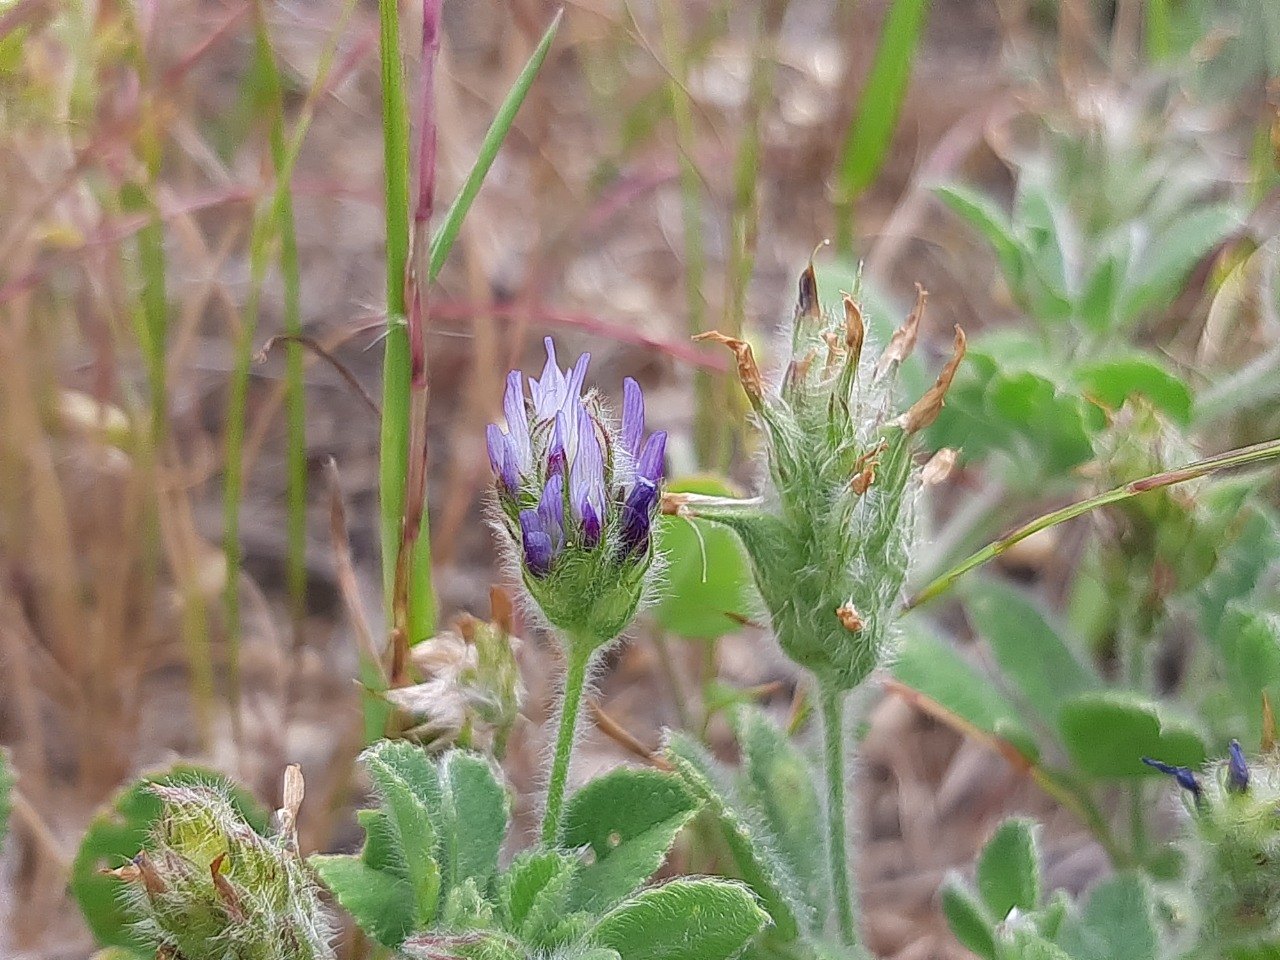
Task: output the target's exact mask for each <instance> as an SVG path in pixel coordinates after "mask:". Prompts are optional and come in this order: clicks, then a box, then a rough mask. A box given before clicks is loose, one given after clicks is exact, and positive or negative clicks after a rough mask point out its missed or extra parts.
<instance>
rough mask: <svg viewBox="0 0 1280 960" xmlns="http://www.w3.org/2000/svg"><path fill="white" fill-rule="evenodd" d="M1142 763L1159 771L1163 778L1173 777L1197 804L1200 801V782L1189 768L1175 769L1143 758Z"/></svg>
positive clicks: (1161, 762)
mask: <svg viewBox="0 0 1280 960" xmlns="http://www.w3.org/2000/svg"><path fill="white" fill-rule="evenodd" d="M1142 762H1143V763H1145V764H1146V765H1147V766H1148V767H1154V768H1155V769H1156V770H1159V771H1160V772H1161V773H1163V774H1164V775H1165V776H1168V777H1173V779H1174V780H1176V781H1177V782H1178V786H1180V787H1181V788H1182V789H1183V790H1186V791H1187V792H1189V793H1190V794H1191V795H1192V796H1193V797H1195V798H1196V802H1197V803H1198V802H1199V801H1200V781H1199V780H1197V779H1196V775H1195V774H1194V773H1192V772H1191V769H1190V768H1189V767H1175V766H1173V765H1171V764H1168V763H1164V762H1163V761H1160V760H1152V759H1151V758H1150V757H1143V758H1142Z"/></svg>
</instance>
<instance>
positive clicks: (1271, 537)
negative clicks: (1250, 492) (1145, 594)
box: [1196, 504, 1280, 640]
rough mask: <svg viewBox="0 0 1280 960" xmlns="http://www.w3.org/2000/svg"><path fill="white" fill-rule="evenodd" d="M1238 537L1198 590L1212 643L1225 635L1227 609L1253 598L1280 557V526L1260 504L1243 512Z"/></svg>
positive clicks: (1203, 620) (1222, 552) (1225, 548)
mask: <svg viewBox="0 0 1280 960" xmlns="http://www.w3.org/2000/svg"><path fill="white" fill-rule="evenodd" d="M1237 526H1238V529H1237V531H1236V535H1235V537H1234V538H1233V539H1232V540H1231V541H1230V542H1229V543H1227V544H1224V546H1223V548H1222V549H1220V550H1219V556H1218V563H1217V566H1216V568H1215V569H1214V571H1213V573H1212V574H1210V575H1209V577H1208V579H1206V580H1205V581H1204V583H1202V584H1201V585H1200V586H1199V587H1198V588H1197V590H1196V606H1197V608H1198V609H1199V613H1200V629H1201V630H1203V631H1204V633H1205V635H1206V636H1208V637H1209V638H1210V639H1211V640H1212V639H1215V638H1217V637H1218V636H1219V635H1221V633H1222V629H1223V622H1224V618H1225V616H1226V612H1227V608H1228V607H1229V606H1230V604H1231V602H1232V601H1233V600H1236V599H1240V600H1245V599H1247V598H1249V597H1251V596H1252V595H1253V593H1254V591H1255V590H1256V589H1257V587H1258V583H1259V582H1260V581H1261V580H1262V577H1263V574H1264V572H1265V571H1266V570H1267V569H1268V568H1269V567H1271V566H1272V565H1273V564H1274V563H1275V558H1276V556H1277V555H1278V554H1280V525H1277V523H1276V519H1275V517H1274V515H1273V514H1271V513H1270V512H1269V511H1267V510H1266V509H1264V508H1262V507H1260V506H1259V505H1257V504H1254V505H1253V506H1250V507H1249V508H1247V509H1245V510H1244V511H1243V515H1242V516H1241V517H1240V519H1239V521H1238V524H1237Z"/></svg>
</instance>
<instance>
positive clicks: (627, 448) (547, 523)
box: [485, 338, 667, 579]
mask: <svg viewBox="0 0 1280 960" xmlns="http://www.w3.org/2000/svg"><path fill="white" fill-rule="evenodd" d="M545 343H546V348H547V362H546V365H545V366H544V367H543V370H542V375H541V377H540V378H538V379H536V380H535V379H533V378H532V377H531V378H529V394H530V396H529V398H528V399H526V397H525V395H524V377H523V376H522V375H521V374H520V371H518V370H513V371H512V372H511V373H510V374H509V375H508V377H507V385H506V391H505V393H504V395H503V402H502V410H503V414H504V416H505V418H506V429H505V430H504V429H503V428H502V427H500V426H498V425H497V424H489V426H488V427H487V429H486V431H485V446H486V448H487V450H488V453H489V464H490V466H491V467H492V469H493V474H494V477H495V480H496V486H497V491H498V500H499V504H500V506H501V507H502V511H503V514H504V515H505V516H506V517H507V520H508V530H509V531H510V532H511V534H512V537H513V538H514V539H516V540H517V541H518V543H519V545H520V547H521V553H522V562H523V565H524V567H525V569H526V570H527V571H528V573H529V574H530V575H532V576H533V577H534V578H535V579H543V578H546V577H547V576H548V575H550V573H551V572H552V570H553V569H554V568H555V566H556V561H557V560H558V558H559V557H560V556H562V555H563V554H564V553H565V552H566V551H568V550H582V551H588V552H592V551H596V550H597V549H598V548H600V547H601V545H602V544H604V543H606V542H607V543H609V544H612V546H611V547H610V548H609V551H608V553H607V554H604V555H603V556H605V558H606V559H609V560H610V561H611V562H615V563H622V562H627V561H629V560H631V558H634V557H636V556H637V555H644V554H645V553H646V552H647V550H648V548H649V544H650V526H651V524H652V521H653V517H654V514H655V513H656V511H657V507H658V499H659V492H660V487H661V484H662V478H663V455H664V453H665V450H666V439H667V435H666V434H665V433H662V432H659V433H655V434H653V435H651V436H650V437H648V439H647V440H645V439H644V395H643V393H642V392H641V390H640V385H639V384H637V383H636V382H635V381H634V380H632V379H631V378H630V377H628V378H626V379H625V380H624V381H623V386H622V395H623V401H622V418H621V426H620V428H618V427H615V426H613V425H612V424H610V423H608V422H607V419H606V418H604V417H603V416H602V414H601V412H600V410H599V405H598V402H597V401H596V399H595V396H594V394H590V393H589V394H588V395H587V396H586V397H584V396H583V394H582V391H583V384H584V382H585V379H586V374H587V366H588V364H589V362H590V359H591V357H590V354H586V353H584V354H583V355H582V356H581V357H579V358H578V361H577V363H575V364H574V366H573V368H572V370H567V371H566V370H561V369H560V367H559V364H558V362H557V360H556V352H555V345H554V344H553V343H552V341H551V339H550V338H547V340H546V341H545ZM642 441H643V442H642ZM611 524H615V525H616V527H615V529H616V531H617V532H616V535H615V534H610V525H611Z"/></svg>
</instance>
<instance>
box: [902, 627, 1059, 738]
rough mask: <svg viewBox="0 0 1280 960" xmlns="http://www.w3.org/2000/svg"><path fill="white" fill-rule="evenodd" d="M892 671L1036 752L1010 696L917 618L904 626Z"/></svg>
mask: <svg viewBox="0 0 1280 960" xmlns="http://www.w3.org/2000/svg"><path fill="white" fill-rule="evenodd" d="M893 675H894V676H895V677H896V678H897V679H898V680H900V681H901V682H902V683H905V684H906V685H907V686H908V687H911V688H912V689H913V690H916V691H918V692H919V693H922V694H924V695H925V696H926V697H928V698H929V699H930V700H933V701H935V702H936V703H938V704H939V705H940V706H942V707H944V708H946V709H947V710H949V711H950V712H951V713H954V714H955V715H956V716H957V717H959V718H960V719H961V720H964V721H965V722H967V723H969V724H971V725H973V726H974V727H977V728H978V729H979V730H983V731H985V732H987V733H990V734H993V735H999V736H1001V737H1003V738H1004V739H1007V740H1011V741H1012V742H1014V743H1015V745H1016V746H1018V748H1019V749H1021V750H1023V752H1024V753H1029V759H1034V758H1035V756H1036V749H1035V747H1034V746H1033V744H1034V741H1033V740H1032V737H1031V734H1030V733H1029V732H1028V730H1027V728H1026V726H1025V724H1024V723H1023V722H1022V718H1021V717H1020V716H1019V715H1018V712H1017V710H1016V709H1015V708H1014V706H1013V704H1012V703H1010V702H1009V700H1008V698H1006V697H1005V696H1004V695H1003V694H1002V693H1001V692H1000V691H999V690H998V689H996V687H995V685H994V684H992V683H991V680H990V678H988V677H987V676H985V675H983V674H982V673H981V672H979V671H978V670H977V669H975V668H974V667H973V665H972V664H970V663H969V662H968V661H967V660H965V659H964V658H963V657H962V656H961V655H960V654H959V653H957V652H956V650H955V648H954V647H952V646H951V645H950V644H948V643H945V642H943V641H942V640H940V639H938V638H937V637H936V636H934V635H932V634H930V633H928V632H926V631H924V630H922V629H920V627H919V625H918V624H911V625H910V626H909V627H908V631H907V637H906V640H905V642H904V643H903V645H902V649H901V651H900V653H899V655H898V659H897V662H896V663H894V665H893Z"/></svg>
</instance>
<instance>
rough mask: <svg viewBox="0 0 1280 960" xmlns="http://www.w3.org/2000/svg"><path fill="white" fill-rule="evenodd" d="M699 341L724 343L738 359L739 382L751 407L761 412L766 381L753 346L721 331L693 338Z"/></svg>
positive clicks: (701, 334) (713, 331) (712, 331)
mask: <svg viewBox="0 0 1280 960" xmlns="http://www.w3.org/2000/svg"><path fill="white" fill-rule="evenodd" d="M693 339H694V340H697V341H703V340H706V341H710V342H711V343H723V344H724V345H725V346H726V347H728V348H729V349H730V350H732V351H733V352H734V355H735V356H736V357H737V358H738V380H739V381H740V382H741V383H742V389H743V390H744V391H745V392H746V394H747V399H748V400H750V401H751V405H752V406H753V407H755V408H756V409H757V410H759V409H760V408H761V407H762V406H763V405H764V381H763V380H762V379H761V377H760V368H759V367H758V366H756V358H755V355H754V354H753V353H752V352H751V344H749V343H747V341H745V340H738V339H737V338H736V337H728V336H725V335H724V334H723V333H721V332H720V331H719V330H711V331H709V332H707V333H700V334H698V335H697V336H696V337H694V338H693Z"/></svg>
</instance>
